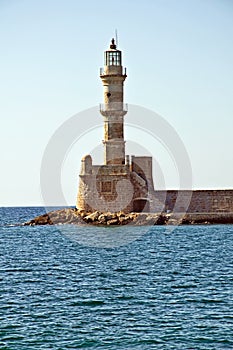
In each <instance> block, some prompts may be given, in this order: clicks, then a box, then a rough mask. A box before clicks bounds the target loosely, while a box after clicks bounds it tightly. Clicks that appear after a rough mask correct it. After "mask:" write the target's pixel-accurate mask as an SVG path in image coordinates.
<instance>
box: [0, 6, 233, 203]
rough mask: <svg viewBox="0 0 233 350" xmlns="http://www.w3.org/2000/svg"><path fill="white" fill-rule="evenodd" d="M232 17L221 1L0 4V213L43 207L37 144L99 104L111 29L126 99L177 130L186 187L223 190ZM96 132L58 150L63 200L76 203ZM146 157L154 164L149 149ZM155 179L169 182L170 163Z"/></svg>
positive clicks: (230, 120) (227, 176)
mask: <svg viewBox="0 0 233 350" xmlns="http://www.w3.org/2000/svg"><path fill="white" fill-rule="evenodd" d="M232 19H233V1H231V0H145V1H141V0H140V1H139V0H134V1H133V0H132V1H129V0H126V1H125V0H124V1H122V0H119V1H118V2H116V1H109V0H108V1H105V0H99V1H94V0H93V1H91V0H90V1H88V2H85V1H79V0H66V1H65V0H50V1H46V0H40V1H36V0H17V1H16V0H0V43H1V46H0V47H1V55H0V63H1V64H0V117H1V127H0V133H1V137H0V142H1V176H0V180H1V181H0V193H1V196H0V206H27V205H43V201H42V198H41V193H40V167H41V160H42V157H43V154H44V151H45V148H46V145H47V144H48V142H49V140H50V139H51V137H52V135H53V133H54V132H55V131H56V130H57V129H58V128H59V127H60V126H61V125H62V123H64V122H65V121H66V120H68V119H69V118H70V117H72V116H73V115H75V114H76V113H79V112H81V111H84V110H86V109H88V108H91V107H93V106H96V105H98V104H99V103H101V102H102V100H103V98H102V84H101V80H100V78H99V68H100V67H102V66H103V51H104V50H106V49H107V48H108V46H109V42H110V40H111V38H112V37H113V36H114V33H115V29H116V28H117V31H118V41H119V49H121V50H122V52H123V65H124V66H126V67H127V74H128V77H127V80H126V82H125V102H127V103H129V104H132V105H139V106H142V107H145V108H148V109H150V110H152V111H154V112H156V113H158V114H159V115H161V116H162V117H163V118H165V119H166V121H167V122H168V123H170V124H171V126H172V127H173V128H174V129H175V130H176V132H177V133H178V134H179V136H180V138H181V139H182V141H183V143H184V145H185V148H186V150H187V152H188V154H189V157H190V161H191V165H192V170H193V188H195V189H204V188H233V152H232V150H233V137H232V131H233V45H232V38H233V20H232ZM96 118H97V119H98V123H102V117H101V116H99V115H97V116H96ZM149 127H150V126H149V125H147V128H148V129H149ZM98 133H99V134H98ZM77 134H78V131H77ZM129 134H130V132H129ZM129 134H128V135H129ZM97 135H101V137H102V130H101V129H100V130H99V131H97V133H96V134H94V133H89V136H88V135H87V137H86V139H85V138H83V139H82V142H83V145H82V144H80V143H79V145H78V146H77V145H76V148H75V146H74V147H73V149H71V150H70V154H69V152H68V153H67V156H66V160H64V169H63V170H62V172H63V180H62V181H63V187H64V192H65V197H66V199H67V203H61V204H70V205H74V204H75V197H76V192H77V181H78V172H79V168H80V159H81V156H82V155H84V154H85V153H86V151H90V150H89V149H88V146H89V147H91V148H90V149H92V148H93V145H96V146H97V145H98V144H100V143H101V140H98V139H97V140H96V141H94V144H92V141H93V139H94V138H95V137H97ZM98 137H99V136H98ZM130 137H131V138H132V139H131V141H132V142H133V141H134V135H133V133H132V135H131V134H130ZM135 138H136V132H135ZM96 142H97V143H96ZM145 145H146V142H145V140H143V137H142V143H141V146H142V147H145ZM71 148H72V147H71ZM158 148H159V147H158ZM75 149H78V150H77V151H75ZM150 152H151V153H153V156H154V157H155V159H157V153H156V152H158V153H159V150H157V149H153V150H150ZM162 154H163V153H161V155H162ZM161 155H160V157H162V156H161ZM158 162H159V155H158ZM184 167H185V165H184ZM161 168H162V171H163V172H164V173H166V162H165V164H164V165H161ZM164 176H165V175H164ZM48 177H49V175H48ZM165 177H166V187H167V188H175V187H176V186H177V183H176V182H175V181H173V179H175V178H176V175H175V174H173V171H172V168H171V169H170V168H169V165H167V174H166V176H165ZM154 181H155V184H156V175H155V174H154ZM56 204H57V203H56Z"/></svg>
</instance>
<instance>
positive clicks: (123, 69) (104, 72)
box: [100, 66, 126, 75]
mask: <svg viewBox="0 0 233 350" xmlns="http://www.w3.org/2000/svg"><path fill="white" fill-rule="evenodd" d="M110 67H111V66H110ZM113 67H115V66H113ZM116 67H118V66H116ZM112 74H113V73H109V72H108V73H107V72H106V70H105V68H104V67H101V68H100V75H112ZM122 75H126V68H122Z"/></svg>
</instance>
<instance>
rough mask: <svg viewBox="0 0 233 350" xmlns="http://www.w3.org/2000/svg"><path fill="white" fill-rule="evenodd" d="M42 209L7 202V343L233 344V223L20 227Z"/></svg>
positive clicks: (2, 326)
mask: <svg viewBox="0 0 233 350" xmlns="http://www.w3.org/2000/svg"><path fill="white" fill-rule="evenodd" d="M43 211H44V210H43V208H0V349H1V350H4V349H9V350H10V349H11V350H21V349H22V350H30V349H46V350H47V349H62V350H63V349H113V350H115V349H138V350H146V349H148V350H149V349H175V350H179V349H182V350H188V349H190V350H191V349H193V350H197V349H203V350H204V349H233V252H232V241H233V226H231V225H219V226H217V225H213V226H180V227H177V228H176V229H175V230H173V231H172V230H171V231H167V230H166V228H165V227H163V226H154V227H149V228H148V227H147V228H146V230H144V231H143V228H134V227H130V226H125V227H122V228H121V231H119V230H115V229H114V228H98V229H97V228H95V227H91V228H90V227H85V226H84V227H75V228H74V227H72V226H71V225H70V226H66V227H62V229H61V227H60V226H56V227H55V226H35V227H29V226H14V224H15V223H20V222H21V223H22V222H24V221H27V220H29V219H30V218H33V217H34V216H35V215H39V214H41V213H42V212H43ZM140 230H141V231H140ZM117 235H118V236H119V237H121V238H120V243H119V241H118V237H117ZM85 237H86V240H85ZM124 237H125V241H124V239H123V238H124ZM128 237H131V238H130V239H128ZM104 240H105V243H104V244H102V243H103V241H104ZM114 242H116V244H115V245H114ZM129 242H130V243H129ZM97 243H98V244H97ZM110 243H111V244H110ZM118 243H119V244H118ZM104 246H105V247H104ZM106 246H107V247H106Z"/></svg>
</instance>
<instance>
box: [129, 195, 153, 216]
mask: <svg viewBox="0 0 233 350" xmlns="http://www.w3.org/2000/svg"><path fill="white" fill-rule="evenodd" d="M133 211H134V212H135V213H141V212H142V211H143V212H146V213H149V212H150V203H149V201H148V199H147V198H136V199H134V201H133Z"/></svg>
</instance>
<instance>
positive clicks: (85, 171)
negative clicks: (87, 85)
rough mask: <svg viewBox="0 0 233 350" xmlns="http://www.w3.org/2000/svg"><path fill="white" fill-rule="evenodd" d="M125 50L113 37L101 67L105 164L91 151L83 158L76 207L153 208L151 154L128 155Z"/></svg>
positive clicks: (117, 210)
mask: <svg viewBox="0 0 233 350" xmlns="http://www.w3.org/2000/svg"><path fill="white" fill-rule="evenodd" d="M126 77H127V75H126V69H125V68H123V67H122V53H121V51H120V50H118V49H117V47H116V44H115V40H114V39H112V41H111V43H110V47H109V49H108V50H106V51H105V52H104V67H103V68H101V69H100V78H101V80H102V83H103V92H104V103H103V104H101V105H100V113H101V114H102V116H103V119H104V140H103V145H104V164H103V165H93V164H92V158H91V156H90V155H86V156H84V157H83V158H82V161H81V171H80V174H79V189H78V196H77V204H76V207H77V208H79V209H83V210H85V211H89V212H93V211H96V210H98V211H101V212H106V211H111V212H119V211H124V212H132V211H147V212H148V211H150V210H151V205H150V203H151V202H152V200H151V198H153V194H154V187H153V178H152V158H151V157H145V156H143V157H142V156H140V157H136V156H131V162H130V158H129V156H128V155H125V140H124V116H125V115H126V113H127V106H126V105H125V104H124V81H125V79H126Z"/></svg>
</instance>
